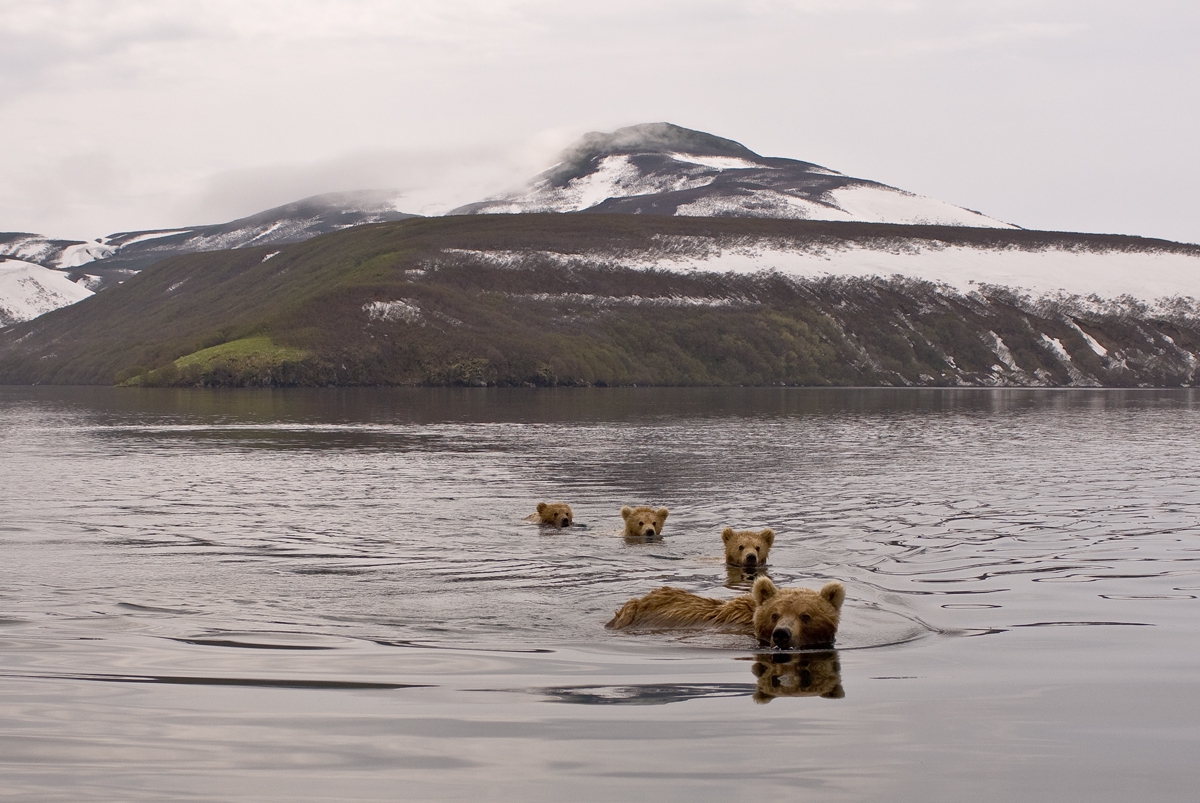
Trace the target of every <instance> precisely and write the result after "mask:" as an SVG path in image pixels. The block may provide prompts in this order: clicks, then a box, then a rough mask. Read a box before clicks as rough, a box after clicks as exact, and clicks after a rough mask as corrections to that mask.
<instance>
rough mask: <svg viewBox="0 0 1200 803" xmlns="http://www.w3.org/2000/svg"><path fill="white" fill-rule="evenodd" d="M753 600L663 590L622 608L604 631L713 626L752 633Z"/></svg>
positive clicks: (745, 595) (664, 587)
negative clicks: (632, 628)
mask: <svg viewBox="0 0 1200 803" xmlns="http://www.w3.org/2000/svg"><path fill="white" fill-rule="evenodd" d="M754 607H755V603H754V599H753V597H751V596H750V595H749V594H743V595H742V596H740V597H734V598H733V599H730V600H723V599H713V598H712V597H701V596H700V595H698V594H693V593H692V592H690V591H684V590H683V589H682V588H671V587H670V586H663V587H662V588H656V589H654V590H653V591H651V592H650V593H649V594H647V595H646V596H644V597H638V598H637V599H631V600H629V602H626V603H625V604H624V605H622V606H621V609H620V610H618V611H617V612H616V615H614V616H613V618H612V619H611V620H610V621H609V623H608V624H606V625H605V627H607V628H610V629H612V630H622V629H624V628H627V627H639V628H650V629H653V628H677V627H701V626H705V625H712V626H715V627H717V628H720V629H726V630H729V631H731V632H734V633H752V632H753V628H754Z"/></svg>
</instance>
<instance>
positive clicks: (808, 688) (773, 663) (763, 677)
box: [750, 650, 846, 703]
mask: <svg viewBox="0 0 1200 803" xmlns="http://www.w3.org/2000/svg"><path fill="white" fill-rule="evenodd" d="M754 658H755V661H754V666H752V667H751V668H750V670H751V671H752V672H753V673H754V676H755V677H756V678H758V686H757V688H756V689H755V690H754V702H756V703H769V702H771V701H772V700H774V699H775V698H776V697H827V698H829V699H841V698H842V697H845V696H846V691H845V689H843V688H842V666H841V663H840V662H839V661H838V654H837V652H835V651H833V650H827V651H822V652H799V653H779V652H777V653H766V654H763V655H756V656H754Z"/></svg>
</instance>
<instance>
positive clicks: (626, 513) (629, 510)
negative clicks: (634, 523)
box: [621, 505, 633, 519]
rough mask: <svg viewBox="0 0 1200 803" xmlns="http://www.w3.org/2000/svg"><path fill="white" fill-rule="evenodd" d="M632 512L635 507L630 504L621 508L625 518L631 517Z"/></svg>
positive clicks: (622, 515)
mask: <svg viewBox="0 0 1200 803" xmlns="http://www.w3.org/2000/svg"><path fill="white" fill-rule="evenodd" d="M632 512H633V508H631V507H630V506H629V505H626V506H625V507H623V508H621V518H623V519H627V518H629V514H630V513H632Z"/></svg>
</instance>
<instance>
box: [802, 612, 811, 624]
mask: <svg viewBox="0 0 1200 803" xmlns="http://www.w3.org/2000/svg"><path fill="white" fill-rule="evenodd" d="M800 621H801V622H804V624H808V623H809V622H811V621H812V617H811V616H809V615H808V614H807V613H802V614H800Z"/></svg>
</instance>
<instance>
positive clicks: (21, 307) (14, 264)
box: [0, 259, 92, 326]
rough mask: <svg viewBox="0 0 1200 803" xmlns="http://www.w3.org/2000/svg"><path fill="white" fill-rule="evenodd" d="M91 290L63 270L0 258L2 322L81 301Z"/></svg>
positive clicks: (34, 316) (20, 319) (14, 321)
mask: <svg viewBox="0 0 1200 803" xmlns="http://www.w3.org/2000/svg"><path fill="white" fill-rule="evenodd" d="M90 295H92V291H91V290H89V289H87V288H86V287H84V286H83V285H80V284H76V283H75V282H73V281H71V280H70V279H68V278H67V276H66V274H64V273H60V272H58V271H55V270H51V269H50V268H44V267H42V266H41V265H35V264H33V263H32V262H24V261H22V260H19V259H5V260H0V326H11V325H12V324H14V323H19V322H21V321H27V320H29V319H30V318H36V317H37V316H39V315H42V314H45V313H47V312H49V311H50V310H53V309H58V308H59V307H64V306H66V305H68V304H74V303H75V302H77V301H82V300H83V299H85V298H87V297H88V296H90Z"/></svg>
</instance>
